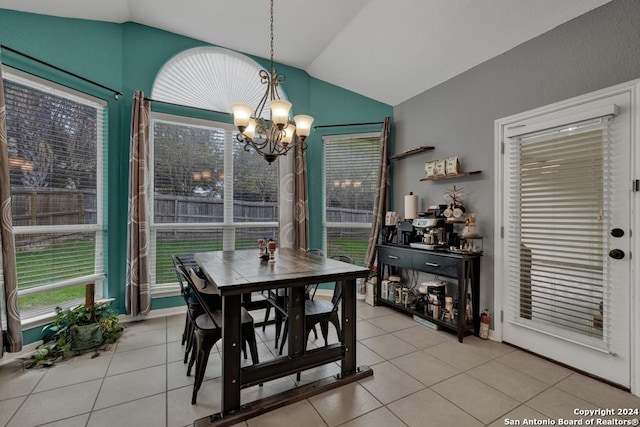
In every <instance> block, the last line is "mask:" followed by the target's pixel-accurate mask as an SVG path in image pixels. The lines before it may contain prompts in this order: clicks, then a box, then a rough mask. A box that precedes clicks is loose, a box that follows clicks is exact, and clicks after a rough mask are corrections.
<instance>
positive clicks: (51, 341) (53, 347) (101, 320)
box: [22, 302, 123, 369]
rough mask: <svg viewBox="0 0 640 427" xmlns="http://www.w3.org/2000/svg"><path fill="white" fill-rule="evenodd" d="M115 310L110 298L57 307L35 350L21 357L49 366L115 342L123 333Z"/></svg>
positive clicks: (28, 362) (29, 363)
mask: <svg viewBox="0 0 640 427" xmlns="http://www.w3.org/2000/svg"><path fill="white" fill-rule="evenodd" d="M122 330H123V329H122V327H121V326H120V325H119V323H118V316H117V313H116V311H115V310H113V309H112V308H110V307H109V303H108V302H98V303H95V304H89V305H87V304H81V305H79V306H77V307H75V308H71V309H69V308H67V309H61V308H59V307H58V308H56V318H55V320H54V321H53V323H51V324H50V325H47V326H45V327H44V328H43V329H42V340H43V343H42V344H40V345H39V346H38V347H37V348H36V351H35V352H34V353H33V354H31V355H30V356H28V357H26V358H24V359H23V360H22V364H23V366H24V367H25V368H27V369H28V368H33V367H48V366H51V365H53V364H54V363H56V362H57V361H59V360H62V359H67V358H69V357H73V356H76V355H79V354H82V353H86V352H87V351H91V350H93V351H95V354H94V357H95V356H97V355H98V351H99V350H100V349H105V348H106V346H108V345H109V344H113V343H115V342H116V341H117V340H118V339H119V338H120V335H122Z"/></svg>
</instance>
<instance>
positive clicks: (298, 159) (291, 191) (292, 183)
mask: <svg viewBox="0 0 640 427" xmlns="http://www.w3.org/2000/svg"><path fill="white" fill-rule="evenodd" d="M295 138H296V142H297V141H298V136H297V135H296V136H295ZM279 168H280V186H279V192H280V209H279V212H280V215H279V216H280V217H279V223H280V233H279V236H280V237H279V240H280V241H279V242H278V245H279V246H280V247H283V248H297V249H305V250H306V249H307V248H308V245H309V213H308V204H309V202H308V196H307V168H306V161H305V154H304V151H303V150H302V147H301V146H300V145H296V147H295V148H293V149H292V150H291V151H290V152H289V153H288V154H287V155H286V156H281V157H280V159H279Z"/></svg>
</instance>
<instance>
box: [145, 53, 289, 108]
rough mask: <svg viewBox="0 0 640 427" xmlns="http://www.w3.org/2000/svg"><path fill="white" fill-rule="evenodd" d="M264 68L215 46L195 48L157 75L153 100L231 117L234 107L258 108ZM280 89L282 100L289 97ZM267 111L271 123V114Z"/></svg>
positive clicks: (179, 56)
mask: <svg viewBox="0 0 640 427" xmlns="http://www.w3.org/2000/svg"><path fill="white" fill-rule="evenodd" d="M262 69H263V68H262V67H261V66H260V64H258V63H257V62H255V61H254V60H252V59H251V58H249V57H247V56H245V55H243V54H240V53H237V52H234V51H232V50H228V49H223V48H219V47H213V46H203V47H196V48H193V49H189V50H186V51H184V52H181V53H179V54H177V55H176V56H174V57H173V58H171V59H170V60H169V61H168V62H167V63H166V64H165V65H164V66H163V67H162V68H161V69H160V71H159V72H158V75H157V76H156V80H155V81H154V83H153V89H152V91H151V97H152V98H153V99H156V100H158V101H165V102H171V103H174V104H180V105H188V106H191V107H197V108H204V109H206V110H214V111H220V112H223V113H231V104H232V103H234V102H243V103H247V104H249V105H258V102H259V101H260V98H262V96H263V95H264V92H265V89H266V87H265V85H263V84H262V83H261V81H260V78H259V75H258V73H259V71H260V70H262ZM279 89H280V96H281V97H282V99H287V97H286V94H285V93H284V91H283V90H282V88H279ZM265 110H266V111H264V114H263V115H264V116H265V117H264V118H265V119H269V118H270V117H269V116H270V114H271V112H270V111H269V109H268V108H266V109H265Z"/></svg>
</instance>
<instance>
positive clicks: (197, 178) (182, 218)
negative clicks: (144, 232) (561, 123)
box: [151, 113, 278, 290]
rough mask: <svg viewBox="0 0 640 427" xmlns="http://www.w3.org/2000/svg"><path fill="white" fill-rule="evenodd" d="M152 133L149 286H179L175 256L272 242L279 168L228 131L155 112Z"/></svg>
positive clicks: (217, 125)
mask: <svg viewBox="0 0 640 427" xmlns="http://www.w3.org/2000/svg"><path fill="white" fill-rule="evenodd" d="M151 128H152V131H151V152H152V161H151V164H152V165H153V166H152V167H153V170H152V174H153V185H154V191H153V195H152V198H153V200H152V201H151V205H152V207H153V212H152V215H151V218H152V223H151V264H152V265H151V270H152V283H153V284H155V285H170V284H175V283H176V276H175V273H174V272H173V270H172V268H173V264H172V261H171V255H172V254H184V253H190V252H195V251H198V250H222V249H241V248H248V247H255V246H256V241H257V239H259V238H263V237H267V238H274V239H275V238H277V232H278V203H277V197H278V196H277V189H278V182H277V177H278V167H277V164H275V163H274V164H272V165H267V164H266V162H265V161H264V159H263V158H262V157H261V156H260V155H258V154H256V153H255V151H253V150H250V151H246V150H245V149H244V144H243V143H240V142H238V141H237V139H236V132H237V131H236V130H235V128H234V127H233V126H232V125H230V124H226V123H217V122H212V121H204V120H197V119H188V118H184V117H177V116H170V115H165V114H159V113H153V114H152V123H151ZM157 290H159V288H157Z"/></svg>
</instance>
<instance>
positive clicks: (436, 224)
mask: <svg viewBox="0 0 640 427" xmlns="http://www.w3.org/2000/svg"><path fill="white" fill-rule="evenodd" d="M446 208H447V206H446V205H437V206H432V207H430V208H429V209H428V210H427V212H423V213H420V214H419V216H418V218H416V219H414V220H413V223H412V227H413V229H414V238H413V240H412V242H411V244H410V245H411V247H414V248H419V249H429V250H437V249H446V248H448V247H449V246H450V240H451V238H452V237H453V235H455V233H454V232H453V224H452V223H451V222H449V221H447V218H446V217H445V216H444V214H443V212H444V210H445V209H446Z"/></svg>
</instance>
